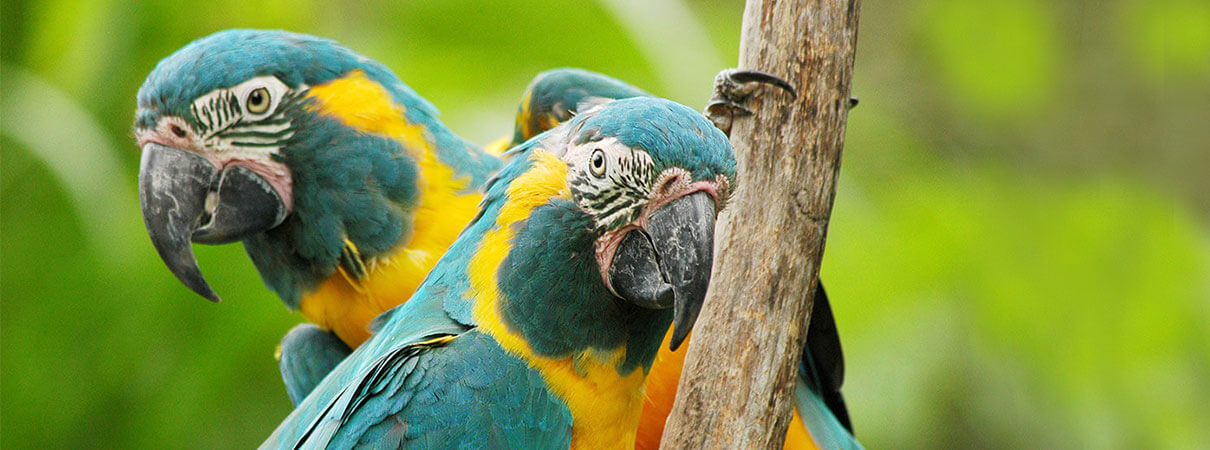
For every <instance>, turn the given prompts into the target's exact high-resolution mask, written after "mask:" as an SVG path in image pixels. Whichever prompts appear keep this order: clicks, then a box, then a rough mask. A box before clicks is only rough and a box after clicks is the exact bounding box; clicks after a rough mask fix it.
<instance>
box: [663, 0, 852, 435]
mask: <svg viewBox="0 0 1210 450" xmlns="http://www.w3.org/2000/svg"><path fill="white" fill-rule="evenodd" d="M859 11H860V0H780V1H779V0H748V3H747V6H746V7H745V9H744V18H743V29H742V33H743V35H742V38H741V43H740V65H739V67H740V68H747V69H757V70H763V71H766V72H769V73H772V74H774V75H777V76H780V77H783V78H784V79H786V80H787V81H790V83H792V84H793V85H794V86H795V87H796V88H797V89H798V94H799V95H798V97H797V98H796V99H792V98H790V96H789V95H786V94H785V93H783V92H780V91H777V90H773V89H758V90H757V91H758V93H757V94H756V95H755V96H754V97H753V98H752V99H751V100H750V101H749V103H748V106H749V107H751V109H752V110H753V111H754V112H755V114H754V115H752V116H750V117H745V118H737V119H736V120H735V122H734V124H733V128H732V130H731V143H732V144H733V145H734V147H735V151H736V154H737V158H738V163H739V167H738V171H739V174H738V178H739V180H738V184H739V188H738V190H737V191H736V193H735V195H734V196H733V197H732V203H731V205H730V206H729V208H728V210H727V212H724V215H723V216H721V217H720V219H719V228H718V230H717V235H716V236H718V238H717V241H716V248H715V255H716V259H715V265H714V274H713V278H712V284H711V286H710V293H709V295H708V297H707V299H706V305H705V308H704V311H703V312H702V315H701V317H700V318H699V319H698V322H697V325H696V327H695V329H696V330H697V331H695V332H694V333H693V337H692V341H691V343H690V345H689V349H688V352H689V353H688V355H686V362H685V369H684V371H683V372H682V373H681V382H680V392H679V393H678V395H677V398H676V403H675V405H674V407H673V412H672V415H671V416H670V417H669V418H668V423H667V428H666V429H665V433H664V437H663V442H662V447H663V448H693V449H697V448H779V447H780V446H781V445H782V443H783V442H784V440H785V434H786V428H787V426H788V425H789V423H790V419H791V411H792V408H793V404H794V403H793V391H794V380H795V376H796V374H797V365H798V363H799V358H800V355H801V353H802V348H803V344H804V342H805V339H806V331H807V330H806V325H807V323H808V320H807V314H809V312H810V308H811V304H810V299H811V298H812V294H813V290H814V289H815V286H816V284H817V279H818V275H819V263H820V258H821V256H822V255H823V246H824V236H825V234H826V232H827V227H828V218H829V217H830V215H831V212H832V200H833V197H834V196H835V192H836V177H837V174H838V173H839V171H840V154H841V149H842V147H843V144H844V131H845V121H846V119H847V117H848V108H847V105H848V100H849V86H850V82H851V80H852V72H853V53H854V47H855V45H856V43H857V19H858V14H859Z"/></svg>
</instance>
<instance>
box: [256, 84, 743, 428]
mask: <svg viewBox="0 0 1210 450" xmlns="http://www.w3.org/2000/svg"><path fill="white" fill-rule="evenodd" d="M512 153H513V154H514V155H515V156H514V157H513V159H512V160H511V161H510V162H509V164H508V165H507V166H506V167H505V168H504V169H503V170H502V171H501V172H500V173H499V174H498V175H497V179H496V181H494V182H493V183H492V184H491V185H490V186H489V188H488V191H487V193H486V195H485V199H484V202H483V205H482V207H481V211H480V213H479V214H478V215H477V216H476V217H475V219H474V220H472V221H471V223H470V225H468V226H467V228H466V230H465V231H464V232H463V233H462V235H461V236H460V237H459V238H458V240H457V241H456V242H455V243H454V244H453V245H452V246H451V247H450V250H449V252H448V253H446V255H445V256H444V257H442V259H441V260H440V261H439V262H438V263H437V265H436V266H435V267H434V269H433V272H432V273H431V274H430V275H429V277H428V278H427V279H426V280H425V282H424V283H423V284H422V285H421V286H420V288H419V290H418V291H417V292H416V294H415V295H414V296H413V297H412V298H411V299H410V300H409V301H408V302H407V303H405V304H403V305H402V306H400V307H398V308H396V309H394V310H392V311H390V312H388V313H387V314H384V315H383V316H382V317H380V318H379V319H377V320H376V328H377V332H376V333H375V334H374V336H373V337H372V338H370V340H369V341H368V342H367V343H366V344H365V345H362V346H361V347H359V348H358V349H357V350H356V351H354V352H353V354H351V355H350V356H349V357H348V358H345V360H344V361H343V362H341V363H340V365H338V366H337V367H336V368H335V369H334V370H333V372H332V373H331V374H329V375H328V376H327V377H326V378H324V380H323V381H322V382H320V384H319V386H317V387H316V388H315V390H314V391H312V392H311V394H310V395H308V396H307V398H306V399H304V400H303V402H302V404H300V405H299V406H298V408H296V409H295V410H294V412H293V413H291V414H290V416H289V417H288V418H287V419H286V421H285V422H283V423H282V424H281V425H280V426H279V427H278V428H277V430H276V431H275V432H274V434H273V435H272V436H271V437H270V438H269V440H268V441H267V442H266V443H265V444H264V446H263V447H265V448H300V447H303V448H352V447H354V446H359V445H369V446H373V447H384V448H396V447H410V448H450V447H458V448H497V447H508V448H566V447H571V448H630V447H632V446H633V442H634V441H635V432H636V429H637V426H638V421H639V417H640V413H641V411H642V408H641V407H640V404H641V402H642V398H643V392H644V387H643V385H644V381H645V378H646V377H645V376H646V373H647V371H648V370H649V369H650V367H651V364H652V361H653V360H654V358H655V354H656V352H657V350H658V348H659V347H660V346H661V343H662V342H663V341H664V339H663V337H664V334H665V331H666V330H667V329H668V327H669V325H670V324H671V325H672V329H673V332H672V339H671V342H670V345H671V347H672V348H676V347H677V346H679V345H680V344H681V342H682V341H683V340H684V338H685V337H686V336H687V335H688V334H689V330H690V329H691V327H692V325H693V322H694V321H695V320H696V317H697V313H698V311H699V310H700V307H701V302H702V300H703V299H704V298H705V294H706V288H707V285H708V284H709V278H710V269H711V265H712V255H713V235H714V221H715V217H716V215H717V214H718V212H719V211H720V210H722V209H723V208H725V205H726V200H727V198H728V196H729V194H730V190H731V186H732V185H733V184H734V183H735V182H736V180H735V160H734V156H733V154H732V152H731V146H730V143H729V142H727V138H726V136H725V135H723V133H722V132H720V131H719V130H718V129H716V128H715V127H714V126H713V125H712V124H711V123H710V122H709V121H707V120H706V118H705V117H703V116H702V115H700V114H698V113H696V112H695V111H693V110H691V109H689V108H686V107H684V106H682V105H679V104H676V103H673V102H669V101H667V100H662V99H655V98H647V97H643V98H632V99H624V100H618V101H614V102H610V103H607V104H605V105H603V106H600V107H597V108H594V109H591V110H588V111H582V112H581V113H580V114H578V115H577V116H576V117H575V118H574V119H573V120H571V121H570V122H568V123H566V124H564V125H562V126H560V127H556V128H555V129H552V130H550V131H548V132H546V133H544V134H542V135H539V136H537V137H535V138H534V139H531V140H529V141H527V143H526V144H525V145H522V146H520V147H518V148H516V149H515V150H513V151H512Z"/></svg>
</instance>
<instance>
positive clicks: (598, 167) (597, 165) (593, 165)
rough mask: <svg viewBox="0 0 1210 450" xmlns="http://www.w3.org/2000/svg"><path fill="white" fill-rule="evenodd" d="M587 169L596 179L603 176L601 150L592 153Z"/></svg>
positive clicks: (603, 156) (603, 164) (602, 155)
mask: <svg viewBox="0 0 1210 450" xmlns="http://www.w3.org/2000/svg"><path fill="white" fill-rule="evenodd" d="M588 164H589V167H588V168H589V169H590V170H592V174H593V175H595V176H596V177H597V178H600V177H603V176H605V152H604V151H603V150H601V149H599V148H598V149H596V150H593V151H592V159H590V160H589V162H588Z"/></svg>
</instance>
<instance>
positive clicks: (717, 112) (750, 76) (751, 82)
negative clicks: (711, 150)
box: [702, 69, 858, 136]
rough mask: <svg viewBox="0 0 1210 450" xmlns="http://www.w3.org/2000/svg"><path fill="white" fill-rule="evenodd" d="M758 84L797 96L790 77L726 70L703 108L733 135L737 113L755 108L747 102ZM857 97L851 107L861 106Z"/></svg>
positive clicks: (706, 113)
mask: <svg viewBox="0 0 1210 450" xmlns="http://www.w3.org/2000/svg"><path fill="white" fill-rule="evenodd" d="M757 84H771V85H773V86H776V87H779V88H782V89H783V90H785V91H786V92H788V93H789V94H790V97H791V98H797V97H798V93H797V92H796V91H795V89H794V86H793V85H791V84H790V83H789V82H787V81H786V80H783V79H781V78H778V77H777V76H774V75H772V74H769V73H766V72H761V71H759V70H748V69H725V70H723V71H722V72H719V73H718V75H715V76H714V95H712V96H710V101H709V103H706V109H705V110H703V111H702V114H705V115H706V117H707V118H709V119H710V121H711V122H713V123H714V126H716V127H718V129H720V130H723V133H726V134H727V136H730V135H731V123H732V121H733V120H735V117H736V116H750V115H752V110H751V109H749V108H748V107H746V106H744V103H745V102H747V101H748V99H749V98H751V97H752V94H753V93H754V92H756V87H757ZM857 103H858V100H857V97H849V109H853V107H855V106H857Z"/></svg>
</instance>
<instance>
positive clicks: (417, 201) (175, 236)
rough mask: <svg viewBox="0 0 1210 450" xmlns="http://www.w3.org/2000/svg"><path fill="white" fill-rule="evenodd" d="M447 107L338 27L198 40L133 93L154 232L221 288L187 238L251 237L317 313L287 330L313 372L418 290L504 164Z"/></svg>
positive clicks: (198, 278)
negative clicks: (340, 38) (444, 111)
mask: <svg viewBox="0 0 1210 450" xmlns="http://www.w3.org/2000/svg"><path fill="white" fill-rule="evenodd" d="M437 115H438V112H437V110H436V108H435V107H433V105H431V104H430V103H428V102H427V101H426V100H424V99H423V98H421V97H420V96H419V95H417V94H416V93H415V92H414V91H412V90H411V88H409V87H408V86H407V85H405V84H404V83H403V82H402V81H400V80H399V78H398V77H396V76H395V75H394V74H393V73H392V72H391V71H390V70H388V69H387V68H386V67H384V66H382V65H381V64H379V63H377V62H374V61H372V60H370V59H368V58H365V57H363V56H361V55H358V54H356V53H354V52H352V51H351V50H349V49H347V48H345V47H342V46H339V45H337V44H336V43H334V42H332V41H330V40H326V39H320V38H317V37H314V36H308V35H302V34H295V33H287V32H281V31H262V30H227V31H221V32H218V33H215V34H212V35H210V36H207V37H204V38H201V39H198V40H197V41H194V42H192V43H190V44H189V45H187V46H185V47H184V48H182V49H180V50H178V51H177V52H175V53H173V54H172V55H171V56H169V57H167V58H165V59H164V60H162V61H161V62H160V63H159V64H158V65H157V66H156V67H155V69H154V70H152V72H151V73H150V74H149V75H148V77H147V80H146V82H145V83H144V84H143V86H142V87H141V88H140V89H139V93H138V110H137V112H136V119H135V127H134V128H135V137H136V139H137V141H138V145H139V147H140V148H141V149H142V152H143V154H142V161H141V163H140V169H139V194H140V201H141V204H142V209H143V217H144V221H145V224H146V226H147V230H148V232H149V234H150V236H151V240H152V242H153V243H154V245H155V248H156V250H157V251H158V252H159V254H160V256H161V258H162V259H163V260H164V262H165V264H166V265H167V266H168V267H169V269H170V270H171V271H172V272H173V273H174V274H176V276H177V277H178V278H179V279H180V280H181V281H182V282H183V283H184V284H185V285H187V286H188V287H190V288H191V289H193V290H194V291H195V292H197V293H198V294H199V295H202V296H203V297H206V298H209V299H211V300H214V301H217V300H218V296H217V295H216V294H215V293H214V291H213V290H212V289H211V287H210V286H209V285H208V284H207V283H206V281H205V279H204V278H203V277H202V275H201V272H200V270H199V268H198V266H197V262H196V260H195V259H194V257H193V250H192V248H191V247H190V241H193V242H199V243H206V244H222V243H229V242H236V241H242V242H243V244H244V247H245V249H246V250H247V253H248V255H249V257H250V258H251V260H252V262H253V263H254V265H255V267H256V268H257V270H258V272H260V275H261V277H262V278H263V280H264V281H265V284H266V285H267V286H268V287H269V288H270V289H271V290H272V291H274V292H275V293H276V294H277V295H278V296H279V297H280V298H281V299H282V300H283V302H285V304H286V305H287V306H288V307H289V308H290V309H294V310H300V311H301V312H302V315H303V316H304V317H305V318H306V319H307V320H308V321H310V322H312V323H314V324H316V325H318V327H316V326H308V325H304V326H300V327H299V328H297V329H296V330H294V332H292V333H291V334H290V335H288V336H287V338H286V339H285V340H283V346H284V347H298V348H301V349H303V350H297V351H294V352H292V353H288V352H287V353H284V354H283V356H285V355H287V354H303V353H305V354H307V355H308V357H307V358H283V359H284V361H283V368H285V367H286V366H287V365H289V364H294V365H297V366H299V367H304V366H314V367H315V369H314V370H313V371H311V372H310V377H312V378H315V379H314V380H310V381H309V383H310V385H314V383H315V382H317V381H318V378H322V376H323V374H325V373H326V372H327V370H328V369H330V368H331V367H332V365H334V362H335V361H339V360H340V359H342V358H343V357H344V355H346V354H347V353H348V352H350V351H351V350H350V349H351V348H355V347H357V346H358V345H360V344H361V343H362V342H363V341H365V339H366V338H368V337H369V330H368V329H367V325H368V324H369V323H370V321H371V320H372V319H373V318H374V317H376V316H378V315H379V314H381V313H382V312H384V311H387V310H388V309H390V308H392V307H394V306H396V305H398V304H399V303H400V302H401V301H402V300H403V299H406V298H407V297H408V296H409V295H410V294H411V293H412V292H413V291H414V290H415V289H416V286H418V285H419V284H420V281H421V280H422V279H423V278H424V277H425V275H427V274H428V272H429V270H430V269H431V268H432V266H433V264H434V263H436V261H437V259H438V258H439V257H440V256H441V255H442V254H444V253H445V250H446V249H447V248H448V247H449V245H450V244H451V243H452V242H453V241H454V238H455V237H457V235H458V233H459V232H460V231H461V230H462V228H463V226H465V225H466V223H467V222H468V221H470V219H471V217H472V216H474V214H475V212H476V211H477V210H478V209H477V205H478V203H479V201H480V200H481V199H482V194H481V192H482V190H483V187H484V186H485V183H486V182H487V180H488V178H489V177H490V176H491V175H492V174H493V173H495V172H496V170H497V169H498V168H499V167H500V164H501V161H500V159H499V158H497V157H496V156H493V155H490V154H487V153H485V152H484V151H483V150H482V149H481V148H479V147H477V146H475V145H473V144H471V143H469V142H468V141H466V140H464V139H461V138H460V137H458V136H457V135H455V134H454V133H453V132H451V131H450V130H449V129H447V128H446V127H445V125H443V124H442V122H441V121H440V120H439V119H438V117H437ZM328 330H330V332H329V331H328ZM304 350H305V351H304ZM295 373H298V374H300V375H299V378H306V377H307V376H308V374H307V373H306V371H303V370H296V371H295ZM298 383H303V382H302V381H299V382H298ZM298 383H287V385H288V386H287V388H288V390H290V393H291V395H292V396H293V397H294V398H295V400H296V401H297V400H301V398H302V396H303V395H305V393H306V392H305V391H306V390H308V389H309V388H299V387H298V386H297V384H298Z"/></svg>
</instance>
